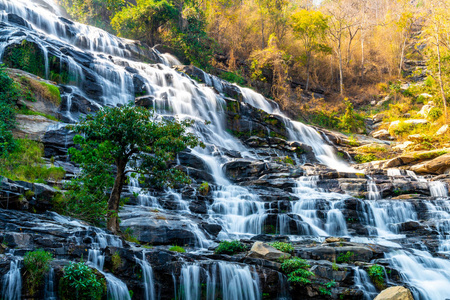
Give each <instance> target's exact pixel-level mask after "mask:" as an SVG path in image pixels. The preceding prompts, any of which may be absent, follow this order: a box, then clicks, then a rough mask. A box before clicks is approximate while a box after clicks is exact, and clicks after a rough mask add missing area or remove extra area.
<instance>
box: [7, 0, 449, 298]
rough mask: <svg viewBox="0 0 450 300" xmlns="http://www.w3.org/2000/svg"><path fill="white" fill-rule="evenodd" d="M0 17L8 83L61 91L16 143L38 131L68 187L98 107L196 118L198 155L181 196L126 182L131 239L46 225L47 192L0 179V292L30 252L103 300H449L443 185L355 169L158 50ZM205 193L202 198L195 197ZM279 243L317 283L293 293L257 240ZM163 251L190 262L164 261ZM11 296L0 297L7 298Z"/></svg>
mask: <svg viewBox="0 0 450 300" xmlns="http://www.w3.org/2000/svg"><path fill="white" fill-rule="evenodd" d="M26 4H28V6H27V5H26ZM0 9H1V10H2V11H3V13H2V14H1V20H2V22H1V23H0V27H1V28H2V30H1V32H0V43H1V45H2V47H0V48H1V50H2V52H1V56H0V57H1V60H2V62H3V63H5V64H6V65H7V66H8V67H10V68H12V69H13V70H11V72H12V73H14V74H18V76H19V75H20V74H22V75H21V76H26V77H29V78H33V79H34V80H43V79H42V78H45V80H47V82H50V83H54V84H56V85H58V87H59V90H60V93H61V103H60V104H58V105H57V106H56V107H55V106H52V107H50V106H46V105H45V103H46V102H45V99H42V103H43V104H42V105H41V106H39V107H46V109H47V111H46V113H49V114H52V116H55V117H58V118H59V120H60V122H56V121H51V120H48V119H46V118H45V117H42V118H43V119H41V118H38V119H39V120H38V119H36V120H33V119H30V120H28V119H27V120H25V118H24V119H23V124H24V125H23V126H22V127H19V132H22V134H26V133H27V132H28V133H29V132H35V133H36V135H35V136H33V138H34V139H36V140H38V141H41V142H42V143H43V144H44V147H45V156H46V158H47V159H50V158H52V161H53V163H54V164H55V165H56V166H61V167H63V168H64V169H65V170H66V179H70V178H71V177H73V176H75V175H76V174H77V172H78V171H79V170H78V168H77V166H75V165H73V164H72V163H71V162H70V160H69V158H68V156H67V149H68V148H69V147H71V146H73V142H72V139H73V136H74V133H73V132H70V131H69V130H67V129H65V125H66V124H68V123H73V122H76V120H77V119H78V118H79V117H80V116H83V115H85V114H90V113H95V112H96V111H98V110H99V109H101V107H102V106H108V105H123V104H124V103H127V102H128V101H134V102H135V104H136V105H140V106H144V107H146V108H149V109H154V110H155V111H156V112H157V113H158V114H160V115H177V116H178V117H180V118H190V119H193V120H195V121H196V122H195V125H194V130H195V133H196V134H197V135H198V136H199V137H200V138H201V139H202V140H203V141H204V142H205V144H206V149H187V150H186V151H184V152H183V153H181V154H180V155H179V157H178V160H177V162H178V163H179V165H180V167H181V168H183V169H184V170H185V171H186V172H187V173H188V174H189V176H191V178H192V179H193V184H192V185H190V186H188V187H184V188H183V189H180V190H167V191H157V190H151V191H149V192H146V193H144V192H142V191H141V189H140V187H139V184H138V183H137V182H134V181H133V180H132V179H131V184H130V186H129V187H127V188H126V190H125V191H124V196H126V197H129V198H130V201H129V203H128V204H127V205H126V206H125V207H124V208H123V209H122V211H121V213H120V219H121V221H122V222H121V228H122V230H123V231H124V232H125V231H127V232H132V235H133V236H134V238H133V239H131V240H133V241H134V242H129V241H125V240H123V239H121V238H119V237H117V236H113V235H111V234H109V233H108V232H105V231H104V230H102V229H99V228H94V227H91V226H89V225H88V224H84V223H82V222H79V221H77V220H72V219H68V218H65V217H62V216H59V215H57V214H55V213H52V212H51V210H52V207H53V205H54V201H55V199H56V198H57V197H58V194H59V193H60V192H61V191H59V190H58V189H55V188H54V187H52V186H51V185H52V183H49V185H45V184H31V183H27V182H19V181H18V182H13V181H11V180H8V179H2V185H1V190H0V206H1V209H0V242H2V247H1V251H2V252H3V253H2V255H1V261H0V275H2V276H3V282H4V283H5V282H6V283H7V284H13V285H14V282H13V281H11V280H9V279H8V278H12V277H11V276H9V275H8V274H11V273H8V272H10V271H11V270H13V269H11V266H12V264H11V262H18V264H14V265H18V266H19V268H20V267H21V266H22V264H21V262H20V261H21V259H22V257H23V255H24V254H25V253H26V252H28V251H31V250H34V249H38V248H43V249H45V250H47V251H50V252H51V253H53V255H54V256H55V258H56V260H55V261H54V262H52V267H53V270H54V274H55V278H56V279H55V280H54V282H55V284H54V285H53V286H52V287H51V289H52V291H53V292H55V293H56V291H58V288H59V287H58V280H59V278H60V277H61V274H62V273H61V272H62V267H63V266H65V265H66V264H68V262H69V261H79V260H81V259H84V260H87V261H88V262H89V263H90V265H91V266H93V267H96V268H98V269H99V270H101V271H102V272H103V274H104V275H103V276H105V278H106V279H107V285H108V288H109V295H110V297H112V298H118V299H122V298H123V299H128V297H129V294H128V291H132V294H133V299H144V298H145V299H188V300H191V299H217V298H221V299H230V300H231V299H337V298H339V299H373V298H374V297H375V296H376V295H377V294H378V293H379V292H380V289H381V288H384V287H387V286H394V285H404V286H406V287H408V288H410V289H411V291H412V294H413V296H414V297H415V298H417V299H445V298H448V297H450V295H449V292H448V289H447V288H446V285H445V284H443V283H448V282H450V274H449V273H448V270H450V268H449V267H450V263H449V261H448V259H447V255H448V250H449V243H448V239H447V237H448V232H449V228H448V222H449V220H450V215H449V211H450V209H449V208H450V206H449V200H448V185H447V184H446V183H445V181H439V179H440V178H441V177H439V178H433V177H432V176H427V177H419V176H417V175H416V174H415V173H413V172H411V171H409V172H406V171H404V170H399V169H392V168H394V167H397V166H398V165H396V166H390V167H388V168H390V169H388V170H386V168H383V167H382V166H377V165H370V166H367V165H364V166H361V167H360V168H361V169H364V171H365V173H364V174H363V173H359V172H358V171H356V170H355V169H353V168H351V167H350V166H349V165H348V163H347V162H345V159H347V155H346V153H345V150H347V148H344V147H341V146H342V144H343V143H344V142H345V138H344V137H340V136H336V135H333V134H332V133H330V132H327V131H323V130H321V131H320V132H319V131H317V130H316V129H314V128H311V127H308V126H306V125H304V124H301V123H299V122H295V121H293V120H290V119H289V118H287V117H286V116H285V115H284V114H283V113H282V112H280V111H279V109H278V106H277V105H276V103H273V102H272V101H270V100H268V99H265V98H264V97H262V96H261V95H259V94H256V93H255V92H253V91H251V90H249V89H245V88H241V87H238V86H236V85H232V84H230V83H227V82H225V81H222V80H220V79H218V78H216V77H214V76H210V75H208V74H206V73H204V72H203V71H202V70H200V69H197V68H195V67H192V66H177V67H176V68H172V67H173V66H172V65H173V63H174V60H173V59H170V60H169V59H168V58H167V57H165V56H164V55H162V54H159V53H158V52H156V51H154V50H153V49H152V48H149V47H145V46H144V45H139V44H138V43H136V42H132V41H127V40H123V39H119V38H117V37H114V36H112V35H109V34H107V33H106V32H103V31H101V30H98V29H96V28H92V27H87V26H84V25H81V24H77V23H74V22H72V21H70V20H67V19H65V18H63V17H61V16H57V15H54V14H53V13H50V12H49V11H48V10H47V9H46V8H42V7H41V6H39V5H38V4H34V2H33V3H31V4H30V3H28V2H23V1H22V0H20V1H17V2H14V3H13V2H11V1H7V0H0ZM17 69H21V70H22V71H17ZM30 73H33V74H34V75H32V74H30ZM36 76H39V77H40V78H37V77H36ZM25 105H27V107H29V109H35V110H39V109H40V108H39V107H37V106H33V105H32V103H25ZM205 121H208V122H206V123H209V124H205ZM45 122H47V123H48V124H47V123H45ZM30 137H31V136H30ZM344 144H345V143H344ZM337 147H338V148H339V149H338V150H340V152H336V148H337ZM336 153H341V155H338V154H336ZM348 160H349V159H348ZM442 160H443V161H441V160H439V161H436V163H435V164H433V165H432V166H431V165H430V166H428V167H425V166H424V167H423V168H424V169H426V168H434V169H436V168H438V169H439V170H440V169H442V168H444V167H445V166H447V165H446V162H445V159H442ZM442 166H444V167H442ZM427 170H428V169H427ZM431 173H433V172H431ZM203 182H208V183H209V186H210V190H209V192H207V193H203V192H202V193H201V192H200V191H199V186H200V184H201V183H203ZM135 193H137V194H138V195H139V196H138V197H135V196H134V195H135ZM235 239H237V240H240V241H241V242H242V243H243V244H244V245H245V246H246V247H247V250H248V251H242V252H240V253H238V254H235V255H225V254H215V253H214V249H215V248H216V247H217V246H218V244H219V242H220V241H221V240H235ZM275 241H282V242H290V243H291V244H292V246H293V250H292V251H291V253H289V254H286V256H288V255H292V256H295V257H300V258H303V259H305V260H307V262H308V264H309V265H310V271H311V272H312V273H313V274H314V276H313V277H312V279H311V283H308V284H304V285H301V284H295V283H294V282H289V281H288V277H287V276H286V273H285V271H284V270H282V268H281V263H280V261H279V260H278V259H277V257H280V255H281V254H280V253H279V252H276V251H274V250H273V249H272V248H271V247H270V246H269V245H267V244H266V243H270V242H275ZM256 242H258V244H256ZM172 245H179V246H183V247H185V248H186V250H187V252H186V253H177V252H173V251H169V250H168V249H169V248H170V247H171V246H172ZM249 249H251V250H249ZM117 254H118V255H119V257H120V263H118V264H117V263H113V255H116V256H115V257H117ZM103 261H104V264H101V263H100V262H103ZM374 265H379V266H382V267H383V270H384V271H383V272H384V273H383V274H382V278H383V285H380V284H376V283H375V282H376V280H374V279H373V276H372V277H369V275H368V274H371V270H373V269H372V267H373V266H374ZM144 273H145V274H147V275H148V276H147V275H145V276H143V274H144ZM18 274H19V275H20V274H22V275H23V270H21V271H20V272H18ZM150 274H151V276H150ZM19 278H20V276H19ZM371 278H372V279H371ZM427 282H431V283H430V284H429V285H428V284H427ZM378 283H379V282H378ZM433 284H434V285H433ZM149 287H153V288H149ZM114 288H115V289H116V290H120V291H122V292H123V293H122V294H120V293H119V294H117V293H116V294H114V293H113V289H114ZM48 289H50V288H48V287H45V286H42V287H41V288H40V290H39V292H38V293H37V294H36V295H28V294H27V293H28V291H27V289H26V286H25V285H24V287H23V289H22V296H23V297H24V298H38V299H40V298H45V297H46V296H45V293H46V290H48ZM15 291H16V292H15V293H16V294H17V290H15ZM5 293H9V294H5ZM11 293H12V292H6V290H5V288H3V294H2V295H3V297H4V298H8V297H12V295H11ZM112 295H116V296H112ZM118 295H119V296H118ZM127 295H128V296H127Z"/></svg>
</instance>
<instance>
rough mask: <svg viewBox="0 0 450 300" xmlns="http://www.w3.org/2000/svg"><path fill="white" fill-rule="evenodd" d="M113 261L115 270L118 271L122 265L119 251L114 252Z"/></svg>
mask: <svg viewBox="0 0 450 300" xmlns="http://www.w3.org/2000/svg"><path fill="white" fill-rule="evenodd" d="M111 262H112V270H113V271H117V270H118V269H119V268H120V266H121V265H122V258H121V257H120V254H119V252H118V251H116V252H114V254H113V255H112V256H111Z"/></svg>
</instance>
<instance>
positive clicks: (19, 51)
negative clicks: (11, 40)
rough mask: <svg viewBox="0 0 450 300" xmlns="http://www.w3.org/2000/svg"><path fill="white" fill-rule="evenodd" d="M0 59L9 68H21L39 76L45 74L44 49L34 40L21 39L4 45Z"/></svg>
mask: <svg viewBox="0 0 450 300" xmlns="http://www.w3.org/2000/svg"><path fill="white" fill-rule="evenodd" d="M2 60H3V63H4V64H5V65H6V66H7V67H9V68H14V69H21V70H24V71H27V72H30V73H32V74H35V75H37V76H40V77H45V75H46V74H45V56H44V51H43V50H42V49H41V47H40V46H39V45H38V44H37V43H35V42H32V41H28V40H23V41H22V42H21V43H19V44H12V45H10V46H8V47H6V49H5V52H4V54H3V58H2Z"/></svg>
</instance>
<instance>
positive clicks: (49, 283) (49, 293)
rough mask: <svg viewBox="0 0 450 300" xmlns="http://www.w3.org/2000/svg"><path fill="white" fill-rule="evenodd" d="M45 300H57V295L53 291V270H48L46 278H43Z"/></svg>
mask: <svg viewBox="0 0 450 300" xmlns="http://www.w3.org/2000/svg"><path fill="white" fill-rule="evenodd" d="M44 299H45V300H56V299H58V297H57V293H56V290H55V270H54V269H53V268H50V271H49V272H48V274H47V276H46V278H45V293H44Z"/></svg>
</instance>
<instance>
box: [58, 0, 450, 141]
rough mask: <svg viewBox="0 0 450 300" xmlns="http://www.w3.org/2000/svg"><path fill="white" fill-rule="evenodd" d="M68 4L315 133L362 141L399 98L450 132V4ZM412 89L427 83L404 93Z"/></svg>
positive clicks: (405, 108) (395, 113) (395, 114)
mask: <svg viewBox="0 0 450 300" xmlns="http://www.w3.org/2000/svg"><path fill="white" fill-rule="evenodd" d="M59 1H60V3H61V4H62V5H63V6H64V7H65V8H66V10H67V11H68V13H69V14H70V16H71V17H72V18H74V19H76V20H78V21H80V22H83V23H87V24H91V25H94V26H98V27H101V28H103V29H105V30H107V31H109V32H111V33H113V34H117V35H119V36H121V37H124V38H130V39H136V40H140V41H142V42H144V43H147V44H149V45H151V46H156V45H158V46H157V48H158V49H160V50H161V51H168V52H171V53H173V54H174V55H176V56H177V57H178V58H180V59H181V60H182V61H183V63H186V64H189V63H190V64H193V65H196V66H198V67H200V68H203V69H205V70H206V71H208V72H210V73H212V74H215V75H217V76H219V77H221V78H223V79H226V80H228V81H232V82H236V83H238V84H239V85H243V86H249V87H252V88H254V89H256V90H257V91H259V92H261V93H262V94H264V95H265V96H267V97H269V98H271V99H273V100H275V101H277V102H278V103H279V104H280V105H281V107H282V108H283V109H284V110H285V111H287V112H288V113H289V114H290V115H291V116H293V117H295V118H298V119H300V120H302V121H305V122H307V123H310V124H316V125H319V126H323V127H328V128H331V129H338V130H341V131H344V132H360V131H361V127H363V119H364V118H365V117H367V116H370V115H373V114H375V113H376V112H378V111H377V110H373V104H374V103H375V102H376V101H378V100H380V99H382V98H384V97H385V96H394V98H395V103H394V105H395V107H390V106H389V107H386V108H387V109H388V110H389V111H390V112H389V114H392V118H399V117H401V116H402V115H404V114H405V113H410V114H411V113H413V112H414V111H418V110H420V105H423V104H426V101H425V102H424V99H422V98H423V97H422V98H420V97H419V95H421V94H423V93H427V94H430V95H432V99H431V100H432V101H434V102H435V104H436V105H437V106H438V107H439V108H440V110H441V112H440V113H438V115H439V116H438V118H437V119H439V120H438V121H439V124H444V123H447V119H446V98H447V94H448V93H449V86H450V85H449V84H450V78H449V75H448V73H449V72H448V71H449V68H450V64H449V58H450V36H449V30H448V29H449V28H448V27H449V25H450V21H449V14H450V13H449V12H448V9H447V7H449V4H450V1H448V0H431V1H406V0H391V1H388V0H373V1H368V0H324V1H321V2H320V4H317V3H314V1H308V0H297V1H296V0H292V1H289V0H202V1H197V0H186V1H183V0H136V1H135V0H59ZM407 81H413V82H414V81H416V82H421V84H420V87H416V86H415V87H414V91H411V90H409V91H407V92H406V93H405V92H404V91H403V90H401V89H400V86H401V85H402V83H405V82H407ZM426 100H427V101H428V100H430V99H428V98H427V99H426ZM374 101H375V102H374Z"/></svg>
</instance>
